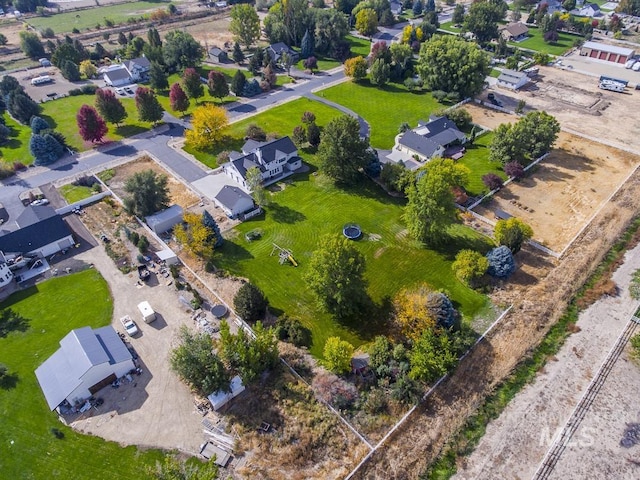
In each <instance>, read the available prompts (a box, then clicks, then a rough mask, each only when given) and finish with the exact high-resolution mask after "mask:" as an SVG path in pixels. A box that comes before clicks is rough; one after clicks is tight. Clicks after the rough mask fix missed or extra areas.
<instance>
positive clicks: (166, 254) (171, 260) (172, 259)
mask: <svg viewBox="0 0 640 480" xmlns="http://www.w3.org/2000/svg"><path fill="white" fill-rule="evenodd" d="M156 256H157V257H158V260H160V261H161V262H165V263H166V264H167V265H177V264H178V256H177V255H176V253H175V252H174V251H173V250H171V249H170V248H164V249H162V250H160V251H159V252H156Z"/></svg>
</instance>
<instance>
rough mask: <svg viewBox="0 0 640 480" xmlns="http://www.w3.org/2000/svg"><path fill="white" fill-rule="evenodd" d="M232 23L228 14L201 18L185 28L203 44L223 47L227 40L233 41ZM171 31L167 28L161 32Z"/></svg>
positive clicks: (164, 33) (163, 33)
mask: <svg viewBox="0 0 640 480" xmlns="http://www.w3.org/2000/svg"><path fill="white" fill-rule="evenodd" d="M230 23H231V18H230V17H228V16H225V17H216V18H215V19H213V18H201V19H198V21H197V22H194V24H193V25H189V26H187V27H186V28H185V30H186V31H187V32H189V33H190V34H191V35H193V38H195V39H196V40H198V41H199V42H200V43H201V44H202V45H205V46H208V48H211V47H214V46H217V47H220V48H223V46H224V44H225V42H233V34H231V32H230V31H229V25H230ZM174 28H175V27H174ZM169 31H170V30H169V29H167V30H166V31H162V32H161V33H162V35H166V33H168V32H169Z"/></svg>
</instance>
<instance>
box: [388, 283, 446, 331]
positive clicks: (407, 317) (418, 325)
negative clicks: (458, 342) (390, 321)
mask: <svg viewBox="0 0 640 480" xmlns="http://www.w3.org/2000/svg"><path fill="white" fill-rule="evenodd" d="M430 293H433V290H432V289H431V288H429V286H428V285H427V284H422V285H420V286H418V287H417V288H413V289H405V290H401V291H400V292H399V293H398V294H397V295H396V297H395V299H394V302H393V306H394V310H395V319H396V322H397V323H398V326H399V327H400V330H401V331H402V333H403V334H404V335H405V336H406V337H407V338H410V339H412V340H418V338H420V336H421V335H422V332H424V331H425V330H427V329H432V328H434V327H435V325H436V320H435V318H434V316H433V313H432V312H431V311H430V310H429V294H430Z"/></svg>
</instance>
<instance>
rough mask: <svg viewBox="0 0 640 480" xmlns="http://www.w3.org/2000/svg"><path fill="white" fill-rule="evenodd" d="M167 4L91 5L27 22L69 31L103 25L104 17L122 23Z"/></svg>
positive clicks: (43, 27)
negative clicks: (79, 9) (77, 10)
mask: <svg viewBox="0 0 640 480" xmlns="http://www.w3.org/2000/svg"><path fill="white" fill-rule="evenodd" d="M168 4H169V2H167V1H166V0H156V1H143V2H132V3H121V4H119V5H107V6H100V7H93V8H89V9H87V10H81V11H79V12H67V13H57V14H53V15H49V16H47V17H33V18H29V19H28V20H27V22H28V23H29V24H31V25H33V26H34V27H35V28H37V29H40V30H42V29H45V28H47V27H51V28H52V29H53V31H54V32H55V33H69V32H71V31H72V30H73V29H74V28H77V29H78V30H86V29H94V28H95V27H96V24H98V23H99V24H101V25H102V26H103V27H105V26H106V25H105V19H109V20H113V21H114V22H115V23H116V24H119V23H124V22H126V21H127V19H129V18H131V17H133V18H138V17H141V16H143V15H145V14H147V13H149V12H151V11H153V10H157V9H163V10H166V8H167V5H168Z"/></svg>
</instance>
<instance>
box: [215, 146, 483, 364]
mask: <svg viewBox="0 0 640 480" xmlns="http://www.w3.org/2000/svg"><path fill="white" fill-rule="evenodd" d="M304 157H305V160H307V161H309V160H310V159H311V160H312V161H313V159H312V157H311V156H307V155H305V156H304ZM315 169H316V167H315V166H314V165H311V172H310V173H305V174H299V175H296V176H294V177H293V180H292V181H290V182H286V185H285V184H278V186H277V187H278V188H276V190H280V189H282V190H281V191H277V192H275V193H273V194H272V195H271V204H270V205H269V206H267V207H266V215H263V216H260V217H258V218H257V219H255V220H250V221H248V222H245V223H243V224H241V225H239V226H238V227H236V229H234V230H232V231H231V232H227V237H228V240H227V242H225V245H224V246H223V248H222V249H221V250H220V251H219V255H218V258H217V264H218V265H219V266H220V267H222V268H224V269H226V270H228V271H229V272H231V273H233V274H235V275H241V276H246V277H248V278H249V279H250V280H251V281H252V282H254V283H256V284H257V285H258V286H259V287H260V288H261V289H263V290H264V292H265V294H266V295H267V297H268V298H269V301H270V305H271V309H272V311H273V312H274V313H277V314H280V313H282V312H285V313H287V314H289V315H292V316H295V317H298V318H299V319H300V320H301V321H302V322H303V323H304V324H305V325H306V326H307V327H309V328H310V329H311V330H312V332H313V346H312V347H311V353H312V354H313V355H316V356H322V348H323V346H324V343H325V341H326V339H327V338H328V337H330V336H334V335H338V336H340V337H342V338H344V339H346V340H348V341H349V342H351V343H353V344H354V345H361V344H363V343H365V342H367V341H369V340H371V339H372V338H373V336H374V335H376V334H378V333H381V332H383V331H386V329H388V325H386V323H385V322H386V320H387V316H388V312H387V311H386V309H385V308H379V309H377V310H378V311H377V313H374V314H372V315H371V316H370V317H369V318H367V320H366V321H364V322H361V323H358V324H350V325H343V324H340V323H338V322H337V321H336V320H334V319H333V318H332V317H331V316H330V315H328V314H326V313H324V312H323V311H321V310H320V309H319V308H318V307H317V304H316V303H315V301H314V296H313V294H312V292H311V291H310V290H309V289H307V288H306V287H305V281H304V275H305V273H306V271H307V265H308V262H309V259H310V257H311V255H312V253H313V252H314V250H315V249H316V247H317V244H318V239H319V238H320V237H321V236H322V235H324V234H335V235H341V234H342V233H341V232H342V227H343V226H344V225H345V224H346V223H350V222H354V223H357V224H358V225H360V227H361V228H362V231H363V238H362V239H361V240H360V241H357V242H354V245H355V246H356V247H357V248H358V250H360V251H361V252H362V253H363V254H364V256H365V257H366V264H367V272H366V279H367V281H368V285H369V287H368V292H369V294H370V296H371V298H372V300H373V301H374V302H375V303H376V304H377V305H386V304H388V301H389V299H390V298H391V297H393V296H394V295H395V294H396V293H397V292H398V291H399V290H400V289H402V288H404V287H409V286H413V285H416V284H419V283H422V282H426V283H428V284H429V285H431V286H432V287H433V288H435V289H442V290H445V291H447V292H448V294H450V296H451V298H452V300H453V301H454V303H455V304H456V306H457V307H458V308H459V309H460V311H461V312H462V313H463V315H464V318H465V321H470V320H471V319H472V318H473V317H474V316H475V315H477V314H484V313H486V312H487V310H488V309H487V308H486V307H487V306H488V302H487V299H486V297H484V296H483V295H481V294H479V293H477V292H475V291H473V290H470V289H469V288H467V287H465V286H464V285H463V284H462V283H460V282H458V281H457V280H456V279H455V278H454V276H453V275H452V273H451V262H452V261H453V257H454V256H455V253H456V252H457V251H458V250H460V249H462V248H474V249H477V250H481V251H486V250H488V249H489V248H490V242H489V240H488V239H487V238H485V237H481V236H480V235H479V234H477V233H476V232H474V231H473V230H470V229H468V228H465V227H462V226H460V225H456V226H454V227H453V228H452V229H451V241H449V242H448V244H447V247H446V248H444V249H443V250H441V251H434V250H429V249H427V248H425V247H423V246H422V245H421V244H419V243H418V242H415V241H414V240H412V239H411V238H410V237H408V236H407V232H406V230H405V225H404V224H403V223H402V221H401V215H402V211H403V205H404V201H403V200H401V199H397V198H393V197H390V196H388V195H386V194H385V193H384V192H383V190H382V189H380V188H379V187H378V186H377V185H375V184H373V183H372V182H368V181H367V182H364V183H363V184H362V185H359V186H357V187H354V188H353V189H346V190H345V189H341V188H337V187H335V186H334V184H333V183H332V182H331V181H329V180H328V179H327V178H326V177H324V176H323V175H319V174H316V172H315ZM255 229H259V231H260V232H261V238H260V239H259V240H254V241H252V242H249V241H247V240H246V239H245V234H246V233H247V232H249V231H251V230H255ZM274 243H275V244H277V245H279V246H280V247H282V248H287V249H290V250H291V252H292V254H293V257H294V258H295V260H296V262H297V263H298V265H299V266H298V267H297V268H296V267H293V266H292V265H290V264H288V263H286V264H284V265H280V264H279V263H278V256H277V255H274V256H271V255H270V254H271V253H272V250H273V248H274V247H273V244H274ZM398 272H402V274H401V275H399V274H398Z"/></svg>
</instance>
